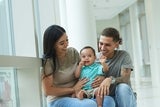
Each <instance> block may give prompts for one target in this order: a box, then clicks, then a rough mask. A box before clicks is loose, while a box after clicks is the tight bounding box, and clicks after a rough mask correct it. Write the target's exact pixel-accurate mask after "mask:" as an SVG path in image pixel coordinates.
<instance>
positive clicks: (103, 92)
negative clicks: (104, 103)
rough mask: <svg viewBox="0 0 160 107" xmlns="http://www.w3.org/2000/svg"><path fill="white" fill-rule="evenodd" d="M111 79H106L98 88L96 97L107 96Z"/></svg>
mask: <svg viewBox="0 0 160 107" xmlns="http://www.w3.org/2000/svg"><path fill="white" fill-rule="evenodd" d="M111 81H112V80H111V78H106V79H105V80H104V81H103V82H102V83H101V84H100V86H99V88H98V95H99V96H105V95H109V87H110V85H111Z"/></svg>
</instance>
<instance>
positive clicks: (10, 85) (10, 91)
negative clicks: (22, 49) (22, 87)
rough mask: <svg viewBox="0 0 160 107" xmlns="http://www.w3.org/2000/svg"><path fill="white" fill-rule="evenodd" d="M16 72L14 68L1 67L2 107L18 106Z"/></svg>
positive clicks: (0, 105)
mask: <svg viewBox="0 0 160 107" xmlns="http://www.w3.org/2000/svg"><path fill="white" fill-rule="evenodd" d="M14 73H15V71H14V69H13V68H0V107H17V101H16V99H17V97H18V96H16V95H18V93H16V91H15V89H16V82H17V81H16V80H15V75H14Z"/></svg>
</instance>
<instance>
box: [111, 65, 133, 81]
mask: <svg viewBox="0 0 160 107" xmlns="http://www.w3.org/2000/svg"><path fill="white" fill-rule="evenodd" d="M130 75H131V68H122V69H121V77H117V78H114V77H112V81H113V82H112V83H114V82H115V83H117V84H118V83H127V84H129V83H130Z"/></svg>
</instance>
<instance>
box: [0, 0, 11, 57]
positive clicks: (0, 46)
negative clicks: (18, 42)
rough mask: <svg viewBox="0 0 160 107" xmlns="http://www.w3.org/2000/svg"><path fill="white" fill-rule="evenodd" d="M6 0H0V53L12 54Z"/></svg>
mask: <svg viewBox="0 0 160 107" xmlns="http://www.w3.org/2000/svg"><path fill="white" fill-rule="evenodd" d="M8 2H9V1H8V0H0V38H1V39H0V55H12V46H13V44H12V45H11V32H10V22H9V10H8V7H9V6H8V4H9V3H8Z"/></svg>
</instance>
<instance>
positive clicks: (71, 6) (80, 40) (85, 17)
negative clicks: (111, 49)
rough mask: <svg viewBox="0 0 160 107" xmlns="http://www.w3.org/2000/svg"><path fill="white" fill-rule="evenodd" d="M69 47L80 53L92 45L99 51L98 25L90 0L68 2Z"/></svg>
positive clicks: (69, 0) (68, 0) (67, 0)
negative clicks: (85, 47) (83, 48)
mask: <svg viewBox="0 0 160 107" xmlns="http://www.w3.org/2000/svg"><path fill="white" fill-rule="evenodd" d="M66 16H67V17H66V18H67V26H68V32H67V34H68V36H69V45H70V46H72V47H75V48H76V49H77V50H78V51H79V50H80V49H81V48H82V47H84V46H86V45H90V46H92V47H93V48H95V49H96V50H97V36H96V23H95V18H94V16H93V14H92V8H91V2H89V0H66Z"/></svg>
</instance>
